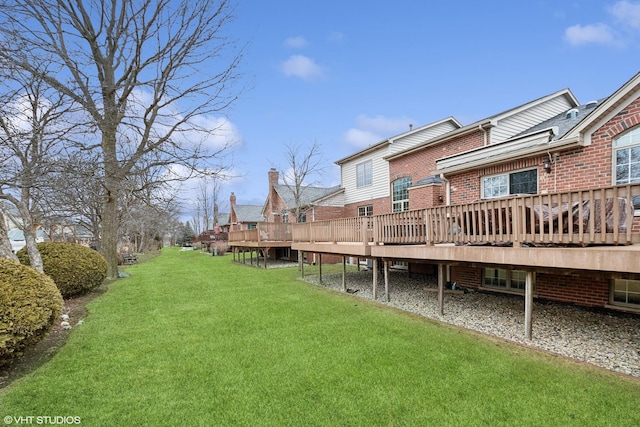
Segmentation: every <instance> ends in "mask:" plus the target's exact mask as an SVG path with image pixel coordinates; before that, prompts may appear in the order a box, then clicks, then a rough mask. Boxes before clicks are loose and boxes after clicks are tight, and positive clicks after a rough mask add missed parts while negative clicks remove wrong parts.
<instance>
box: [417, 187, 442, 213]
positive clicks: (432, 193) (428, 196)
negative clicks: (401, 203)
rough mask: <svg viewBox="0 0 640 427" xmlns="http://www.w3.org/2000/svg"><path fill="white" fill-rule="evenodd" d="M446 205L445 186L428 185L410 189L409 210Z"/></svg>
mask: <svg viewBox="0 0 640 427" xmlns="http://www.w3.org/2000/svg"><path fill="white" fill-rule="evenodd" d="M445 203H446V199H445V192H444V185H442V184H428V185H423V186H420V187H416V188H409V209H424V208H432V207H434V206H443V205H444V204H445Z"/></svg>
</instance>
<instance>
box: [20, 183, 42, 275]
mask: <svg viewBox="0 0 640 427" xmlns="http://www.w3.org/2000/svg"><path fill="white" fill-rule="evenodd" d="M21 198H22V200H13V204H14V205H16V207H17V208H18V211H19V212H20V217H21V218H22V233H23V234H24V243H25V245H26V247H27V254H28V255H29V265H30V266H31V268H33V269H34V270H36V271H39V272H40V273H44V267H43V265H42V257H41V256H40V251H39V250H38V242H37V238H36V227H35V226H34V224H33V219H32V218H31V212H30V211H29V205H28V204H27V203H28V202H27V200H31V194H30V190H29V188H23V189H22V191H21Z"/></svg>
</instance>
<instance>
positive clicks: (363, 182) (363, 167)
mask: <svg viewBox="0 0 640 427" xmlns="http://www.w3.org/2000/svg"><path fill="white" fill-rule="evenodd" d="M356 175H357V179H358V183H357V186H358V187H366V186H367V185H371V183H372V182H373V179H372V166H371V160H368V161H366V162H362V163H359V164H357V165H356Z"/></svg>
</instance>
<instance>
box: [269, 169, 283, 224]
mask: <svg viewBox="0 0 640 427" xmlns="http://www.w3.org/2000/svg"><path fill="white" fill-rule="evenodd" d="M279 178H280V175H279V173H278V171H277V170H276V168H271V169H269V193H268V194H269V206H268V209H269V211H268V212H267V215H266V216H267V218H268V219H267V221H272V222H278V220H279V219H280V217H277V218H276V217H274V215H273V212H275V209H276V206H275V200H276V191H275V190H274V188H273V187H275V186H276V185H278V180H279Z"/></svg>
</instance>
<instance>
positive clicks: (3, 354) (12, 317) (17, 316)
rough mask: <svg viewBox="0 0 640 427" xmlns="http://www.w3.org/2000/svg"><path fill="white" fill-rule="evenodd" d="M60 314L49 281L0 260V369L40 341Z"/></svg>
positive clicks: (56, 295) (59, 302)
mask: <svg viewBox="0 0 640 427" xmlns="http://www.w3.org/2000/svg"><path fill="white" fill-rule="evenodd" d="M61 312H62V296H61V295H60V291H59V290H58V288H57V287H56V284H55V283H54V282H53V280H51V278H50V277H47V276H46V275H44V274H42V273H38V272H37V271H36V270H34V269H33V268H31V267H27V266H26V265H20V264H18V263H17V262H14V261H11V260H8V259H4V258H0V365H3V364H5V363H8V362H9V361H10V360H11V359H12V358H13V357H14V356H17V355H20V353H21V352H22V351H23V350H24V349H25V348H26V347H27V346H30V345H33V344H35V343H36V342H38V341H40V339H42V338H43V337H44V336H45V335H46V333H47V332H48V331H49V329H51V327H52V326H53V324H54V323H55V322H57V321H58V320H59V319H60V314H61Z"/></svg>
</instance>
